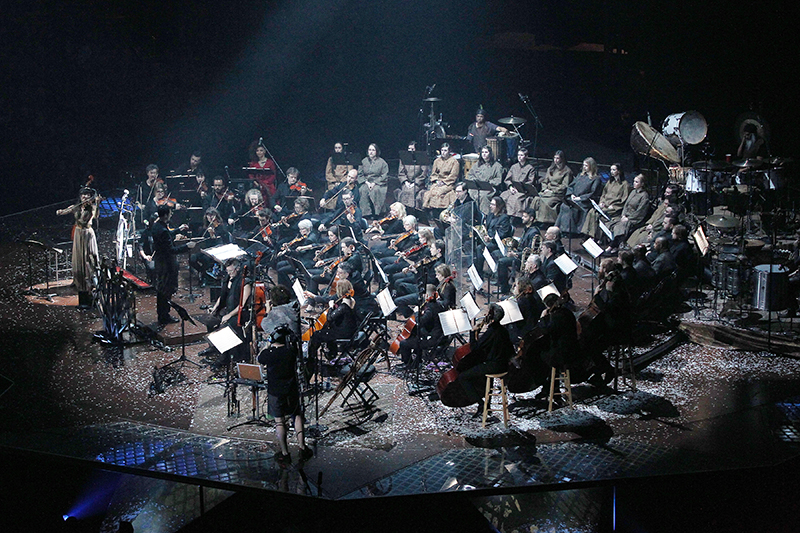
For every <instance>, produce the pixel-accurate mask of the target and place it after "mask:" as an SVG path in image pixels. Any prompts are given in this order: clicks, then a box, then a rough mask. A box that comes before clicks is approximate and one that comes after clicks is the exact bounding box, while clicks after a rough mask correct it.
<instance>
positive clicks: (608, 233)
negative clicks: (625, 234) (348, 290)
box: [597, 220, 614, 241]
mask: <svg viewBox="0 0 800 533" xmlns="http://www.w3.org/2000/svg"><path fill="white" fill-rule="evenodd" d="M597 225H598V226H600V229H601V230H602V231H603V233H605V234H606V237H608V238H609V239H611V240H612V241H613V240H614V234H613V233H611V230H610V229H608V226H606V225H605V224H603V221H602V220H600V221H598V223H597Z"/></svg>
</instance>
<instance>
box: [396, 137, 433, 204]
mask: <svg viewBox="0 0 800 533" xmlns="http://www.w3.org/2000/svg"><path fill="white" fill-rule="evenodd" d="M408 151H409V152H416V151H417V141H411V142H409V143H408ZM429 172H430V168H428V166H427V165H409V166H406V165H404V164H403V160H402V159H401V160H400V163H399V165H398V167H397V177H398V179H399V180H400V188H399V189H397V190H396V191H395V193H396V194H395V196H396V198H397V201H398V202H402V203H403V204H404V205H406V206H408V207H414V208H417V209H419V208H421V207H422V198H423V195H424V194H425V192H426V189H425V183H426V180H427V178H428V173H429Z"/></svg>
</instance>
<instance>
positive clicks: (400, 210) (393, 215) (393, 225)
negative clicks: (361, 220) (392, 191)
mask: <svg viewBox="0 0 800 533" xmlns="http://www.w3.org/2000/svg"><path fill="white" fill-rule="evenodd" d="M405 217H406V206H404V205H403V204H402V203H400V202H395V203H393V204H392V205H390V206H389V216H387V217H385V218H383V219H381V220H375V221H373V222H372V224H370V226H369V228H367V231H365V232H364V233H376V234H377V235H375V236H373V237H372V238H373V239H379V238H380V236H381V235H396V234H400V233H403V219H404V218H405Z"/></svg>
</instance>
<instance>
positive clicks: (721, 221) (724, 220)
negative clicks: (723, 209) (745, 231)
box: [706, 215, 739, 229]
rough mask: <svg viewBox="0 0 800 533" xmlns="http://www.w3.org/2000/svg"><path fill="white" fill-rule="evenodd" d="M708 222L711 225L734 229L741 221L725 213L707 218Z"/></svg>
mask: <svg viewBox="0 0 800 533" xmlns="http://www.w3.org/2000/svg"><path fill="white" fill-rule="evenodd" d="M706 223H707V224H708V225H709V226H713V227H715V228H720V229H732V228H735V227H737V226H738V225H739V221H738V220H736V219H735V218H733V217H726V216H723V215H711V216H710V217H707V218H706Z"/></svg>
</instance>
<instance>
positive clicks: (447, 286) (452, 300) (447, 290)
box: [434, 263, 456, 309]
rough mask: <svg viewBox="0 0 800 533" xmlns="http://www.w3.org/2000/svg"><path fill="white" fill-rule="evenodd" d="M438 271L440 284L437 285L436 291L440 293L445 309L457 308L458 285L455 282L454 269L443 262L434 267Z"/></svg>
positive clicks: (437, 275)
mask: <svg viewBox="0 0 800 533" xmlns="http://www.w3.org/2000/svg"><path fill="white" fill-rule="evenodd" d="M434 270H435V272H436V281H437V282H438V283H439V285H438V286H437V287H436V293H437V294H438V295H439V300H441V303H442V306H443V307H444V308H445V309H455V308H456V286H455V284H454V283H453V277H454V274H453V271H452V269H451V268H450V265H448V264H445V263H442V264H439V265H436V268H435V269H434Z"/></svg>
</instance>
